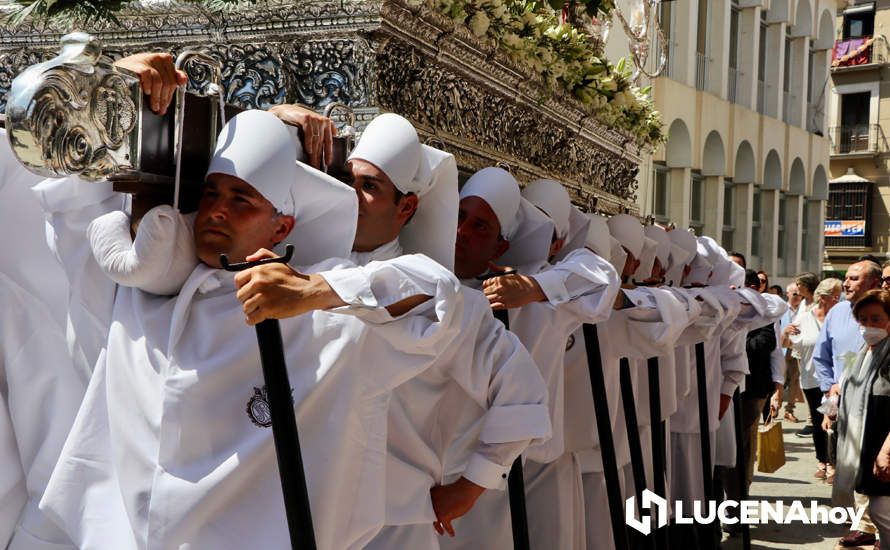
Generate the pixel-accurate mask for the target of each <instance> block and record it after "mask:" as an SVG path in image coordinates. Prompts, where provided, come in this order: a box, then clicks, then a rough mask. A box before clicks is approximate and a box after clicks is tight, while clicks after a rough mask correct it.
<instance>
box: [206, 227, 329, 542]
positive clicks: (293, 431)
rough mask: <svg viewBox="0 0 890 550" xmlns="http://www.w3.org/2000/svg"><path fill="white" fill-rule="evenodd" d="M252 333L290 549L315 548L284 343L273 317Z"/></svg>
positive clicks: (230, 267) (229, 267) (237, 267)
mask: <svg viewBox="0 0 890 550" xmlns="http://www.w3.org/2000/svg"><path fill="white" fill-rule="evenodd" d="M293 255H294V247H293V245H290V244H289V245H287V251H286V252H285V254H284V256H282V257H280V258H267V259H263V260H259V261H256V262H245V263H239V264H230V263H229V259H228V258H227V257H226V255H225V254H221V255H220V257H219V262H220V264H221V265H222V267H223V269H225V270H226V271H243V270H245V269H249V268H251V267H255V266H258V265H265V264H272V263H282V264H286V263H288V262H289V261H290V259H291V257H293ZM256 337H257V342H258V343H259V347H260V362H261V363H262V367H263V379H264V381H265V382H266V391H267V394H268V400H269V413H270V416H271V419H272V438H273V440H274V441H275V454H276V455H277V457H278V474H279V476H280V477H281V492H282V494H283V495H284V511H285V513H286V514H287V527H288V531H289V532H290V543H291V548H293V550H315V548H316V546H315V529H314V528H313V526H312V511H311V509H310V508H309V490H308V488H307V487H306V473H305V471H304V469H303V454H302V453H301V452H300V437H299V434H298V433H297V419H296V415H295V413H294V400H293V396H292V395H291V386H290V380H289V379H288V376H287V364H286V363H285V360H284V344H283V343H282V341H281V328H280V327H279V326H278V321H277V320H276V319H266V320H265V321H262V322H260V323H258V324H257V325H256Z"/></svg>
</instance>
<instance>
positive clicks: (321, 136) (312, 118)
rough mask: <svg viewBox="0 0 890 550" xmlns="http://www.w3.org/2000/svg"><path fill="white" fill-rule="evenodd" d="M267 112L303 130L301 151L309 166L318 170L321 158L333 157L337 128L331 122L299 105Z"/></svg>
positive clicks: (280, 106) (276, 107) (285, 106)
mask: <svg viewBox="0 0 890 550" xmlns="http://www.w3.org/2000/svg"><path fill="white" fill-rule="evenodd" d="M269 112H270V113H272V114H273V115H275V116H277V117H278V118H279V119H281V120H282V121H283V122H285V123H287V124H291V125H293V126H299V127H300V128H302V129H303V149H304V150H305V151H306V157H307V159H308V161H309V164H310V165H312V166H314V167H315V168H319V169H320V168H321V162H322V158H324V159H328V160H330V159H331V158H332V157H333V156H334V136H336V135H337V127H336V126H334V121H333V120H331V119H329V118H327V117H325V116H323V115H320V114H318V113H316V112H315V111H313V110H312V109H307V108H306V107H301V106H299V105H275V106H273V107H271V108H270V109H269ZM322 155H324V156H323V157H322Z"/></svg>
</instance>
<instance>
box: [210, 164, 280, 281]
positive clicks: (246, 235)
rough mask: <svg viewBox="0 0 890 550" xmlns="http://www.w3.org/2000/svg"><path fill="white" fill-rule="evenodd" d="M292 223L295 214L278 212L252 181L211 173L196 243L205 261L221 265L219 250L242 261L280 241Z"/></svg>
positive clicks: (235, 260)
mask: <svg viewBox="0 0 890 550" xmlns="http://www.w3.org/2000/svg"><path fill="white" fill-rule="evenodd" d="M293 227H294V218H293V216H285V215H276V213H275V207H273V206H272V203H271V202H269V201H268V200H267V199H266V198H265V197H263V196H262V195H261V194H260V193H259V191H257V190H256V189H254V188H253V186H252V185H250V184H249V183H247V182H245V181H244V180H242V179H240V178H236V177H234V176H229V175H225V174H211V175H210V176H208V178H207V183H206V185H205V186H204V194H203V195H202V196H201V202H200V203H199V204H198V214H197V217H196V218H195V246H196V248H197V249H198V257H199V258H200V259H201V261H202V262H204V263H205V264H207V265H209V266H211V267H220V264H219V255H220V254H226V255H227V256H228V257H229V260H231V261H232V262H243V261H244V258H246V257H247V256H248V255H250V254H253V253H254V252H256V251H257V250H259V249H260V248H268V249H271V248H272V247H273V246H275V245H276V244H278V243H280V242H281V241H282V240H284V238H285V237H287V235H288V234H289V233H290V231H291V229H293Z"/></svg>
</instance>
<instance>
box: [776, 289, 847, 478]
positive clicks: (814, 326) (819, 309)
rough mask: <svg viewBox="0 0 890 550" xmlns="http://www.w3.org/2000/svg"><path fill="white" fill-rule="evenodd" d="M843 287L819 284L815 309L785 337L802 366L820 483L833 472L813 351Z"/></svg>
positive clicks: (806, 312)
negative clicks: (823, 424)
mask: <svg viewBox="0 0 890 550" xmlns="http://www.w3.org/2000/svg"><path fill="white" fill-rule="evenodd" d="M841 284H842V283H841V281H840V279H825V280H824V281H822V282H821V283H819V285H818V286H817V287H816V290H815V292H813V304H812V306H810V307H808V308H807V309H805V310H802V311H801V312H800V313H799V315H798V316H797V318H796V319H795V321H794V322H792V323H789V324H788V325H787V326H786V327H785V329H784V331H783V334H782V339H783V344H784V345H786V346H788V347H790V348H791V350H792V354H793V356H794V357H796V358H797V359H798V362H799V365H800V387H801V388H802V389H803V393H804V396H805V397H806V400H807V406H808V407H809V409H810V417H811V418H812V419H813V429H812V437H813V446H814V447H815V450H816V460H817V461H818V462H819V466H818V468H817V469H816V473H815V474H814V476H815V477H816V478H818V479H825V478H826V477H827V476H828V475H829V474H831V473H832V472H830V471H829V468H830V469H832V470H833V467H831V466H830V465H829V457H828V436H827V434H826V433H825V430H824V429H822V413H821V412H819V410H818V409H819V406H820V405H821V404H822V390H821V389H820V388H819V379H818V378H817V377H816V367H815V365H814V364H813V350H814V349H815V347H816V340H818V339H819V331H820V330H821V329H822V323H823V322H824V321H825V316H826V315H827V314H828V312H829V311H830V310H831V308H832V307H833V306H834V304H836V303H837V302H838V300H839V299H840V296H841Z"/></svg>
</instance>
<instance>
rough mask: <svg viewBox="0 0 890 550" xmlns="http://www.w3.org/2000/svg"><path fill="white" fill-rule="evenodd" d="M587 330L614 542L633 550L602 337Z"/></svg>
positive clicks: (588, 327) (591, 327)
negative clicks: (625, 516) (609, 397)
mask: <svg viewBox="0 0 890 550" xmlns="http://www.w3.org/2000/svg"><path fill="white" fill-rule="evenodd" d="M583 330H584V346H585V348H586V349H587V372H588V373H589V374H590V390H591V392H592V393H593V412H594V414H595V415H596V429H597V432H598V433H599V436H600V451H601V452H602V457H603V476H604V477H605V478H606V495H607V498H608V500H609V517H610V518H611V520H612V538H613V539H614V541H615V549H616V550H629V549H630V545H629V544H628V540H627V524H626V523H625V518H624V506H623V504H622V501H621V482H620V481H619V479H618V461H617V459H616V457H615V441H614V440H613V439H612V422H611V420H610V418H609V402H608V396H607V393H606V380H605V378H604V376H603V358H602V355H601V354H600V341H599V334H598V333H597V329H596V325H591V324H585V325H584V328H583Z"/></svg>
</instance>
